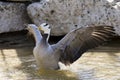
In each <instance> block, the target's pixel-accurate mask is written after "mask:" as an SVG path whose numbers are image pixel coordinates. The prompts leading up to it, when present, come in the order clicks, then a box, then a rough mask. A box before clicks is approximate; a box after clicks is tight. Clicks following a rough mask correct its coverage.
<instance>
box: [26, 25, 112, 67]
mask: <svg viewBox="0 0 120 80" xmlns="http://www.w3.org/2000/svg"><path fill="white" fill-rule="evenodd" d="M34 28H35V29H34ZM28 30H29V31H30V32H31V33H32V34H33V35H34V37H35V40H36V45H35V48H34V50H33V54H34V57H35V59H36V62H37V65H38V67H39V68H45V69H58V68H59V65H58V62H59V61H61V62H62V63H64V64H65V65H68V64H71V63H73V62H74V61H76V60H77V59H78V58H80V57H81V55H82V54H83V53H84V52H86V51H87V50H89V49H92V48H94V47H97V46H99V45H101V44H103V43H104V42H105V41H107V40H108V39H109V38H111V37H112V36H113V35H114V29H113V27H111V26H92V27H86V28H78V29H76V30H73V31H71V32H69V33H68V34H67V35H66V36H65V37H64V38H63V39H61V40H60V41H59V42H58V43H56V44H53V45H50V44H49V43H48V39H49V35H50V26H49V25H48V24H46V23H43V24H41V25H40V26H39V27H37V26H36V25H34V26H33V25H31V24H30V25H28ZM41 32H43V35H41Z"/></svg>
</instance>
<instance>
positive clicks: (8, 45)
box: [0, 31, 120, 80]
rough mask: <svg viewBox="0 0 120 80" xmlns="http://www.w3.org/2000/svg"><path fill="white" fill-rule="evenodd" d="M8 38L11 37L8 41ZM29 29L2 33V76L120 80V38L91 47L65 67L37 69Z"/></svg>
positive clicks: (35, 79)
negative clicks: (56, 69) (27, 30)
mask: <svg viewBox="0 0 120 80" xmlns="http://www.w3.org/2000/svg"><path fill="white" fill-rule="evenodd" d="M6 40H7V41H6ZM33 47H34V40H33V39H31V38H30V37H28V35H27V32H26V31H22V32H15V33H9V34H7V33H4V34H0V80H119V79H120V41H119V38H117V39H113V40H112V41H110V42H108V43H107V44H105V45H104V46H100V47H97V48H95V49H91V50H89V51H88V52H86V53H84V54H83V56H82V57H81V58H80V59H79V60H78V61H76V62H75V63H73V64H72V65H70V66H67V67H65V66H64V65H60V66H61V70H58V71H50V70H39V71H38V70H37V67H36V63H35V59H34V56H33V54H32V50H33Z"/></svg>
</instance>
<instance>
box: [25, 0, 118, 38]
mask: <svg viewBox="0 0 120 80" xmlns="http://www.w3.org/2000/svg"><path fill="white" fill-rule="evenodd" d="M43 1H45V0H43ZM27 11H28V14H29V16H30V18H31V19H32V21H33V22H34V23H35V24H37V25H40V24H41V23H43V22H47V23H49V24H50V25H51V26H52V35H57V36H58V35H64V34H66V33H68V32H69V31H71V30H73V29H76V28H78V27H86V26H87V25H104V24H105V25H110V26H114V27H115V29H116V33H118V34H119V35H120V2H119V0H118V1H117V0H90V1H88V0H48V1H46V3H44V4H43V3H42V2H41V3H33V4H31V5H29V6H28V8H27Z"/></svg>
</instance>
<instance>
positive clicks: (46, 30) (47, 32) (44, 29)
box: [38, 23, 51, 41]
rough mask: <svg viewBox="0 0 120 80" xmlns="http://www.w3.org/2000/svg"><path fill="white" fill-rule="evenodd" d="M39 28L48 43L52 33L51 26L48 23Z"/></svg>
mask: <svg viewBox="0 0 120 80" xmlns="http://www.w3.org/2000/svg"><path fill="white" fill-rule="evenodd" d="M38 28H39V30H40V31H41V32H42V34H43V37H44V38H45V39H46V40H47V41H48V39H49V36H50V31H51V27H50V25H48V24H47V23H42V24H41V25H40V26H39V27H38Z"/></svg>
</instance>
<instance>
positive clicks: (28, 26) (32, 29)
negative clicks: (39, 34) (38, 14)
mask: <svg viewBox="0 0 120 80" xmlns="http://www.w3.org/2000/svg"><path fill="white" fill-rule="evenodd" d="M26 26H27V30H28V31H29V32H30V33H34V31H36V30H37V29H38V27H37V26H36V25H35V24H28V25H26Z"/></svg>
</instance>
